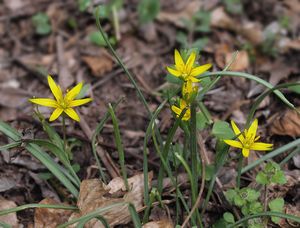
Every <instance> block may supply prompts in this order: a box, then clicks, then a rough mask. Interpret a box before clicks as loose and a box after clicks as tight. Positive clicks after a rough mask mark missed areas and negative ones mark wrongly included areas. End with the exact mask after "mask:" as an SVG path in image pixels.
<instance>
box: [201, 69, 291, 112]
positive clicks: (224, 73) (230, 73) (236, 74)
mask: <svg viewBox="0 0 300 228" xmlns="http://www.w3.org/2000/svg"><path fill="white" fill-rule="evenodd" d="M211 76H232V77H243V78H247V79H250V80H253V81H256V82H257V83H259V84H262V85H264V86H265V87H267V88H268V89H273V88H274V86H273V85H272V84H271V83H269V82H267V81H265V80H263V79H261V78H259V77H257V76H255V75H252V74H247V73H242V72H234V71H216V72H209V73H205V74H203V75H202V76H201V77H200V79H201V78H204V77H211ZM273 92H274V93H275V94H276V95H277V96H278V97H279V98H280V99H281V100H282V101H283V102H284V103H285V104H287V105H288V106H289V107H290V108H295V106H294V105H293V104H292V103H290V102H289V101H288V100H287V99H286V97H285V96H284V95H283V94H282V93H281V92H280V91H278V90H274V91H273Z"/></svg>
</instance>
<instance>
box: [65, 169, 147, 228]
mask: <svg viewBox="0 0 300 228" xmlns="http://www.w3.org/2000/svg"><path fill="white" fill-rule="evenodd" d="M151 180H152V173H149V183H148V184H149V186H150V183H151ZM128 182H129V185H130V188H131V190H130V191H129V192H128V193H126V194H125V195H124V197H121V198H113V196H112V195H111V194H110V193H116V192H118V191H121V190H124V189H125V185H124V181H123V180H122V178H119V177H117V178H114V179H113V180H112V181H111V182H110V183H109V184H108V185H105V184H104V183H102V182H101V181H100V180H99V179H92V180H84V181H82V183H81V185H80V193H79V199H78V202H77V206H78V208H79V209H80V213H73V214H72V215H71V217H70V218H69V221H70V220H72V219H75V218H79V217H81V216H83V215H85V214H87V213H89V212H92V211H95V210H96V209H97V208H101V207H105V206H109V205H113V204H115V203H121V202H130V203H132V204H133V205H134V206H135V208H136V210H137V211H139V210H141V209H142V207H143V194H144V176H143V174H138V175H135V176H133V177H131V178H129V179H128ZM101 215H102V216H103V217H104V218H105V219H106V221H107V222H108V223H109V224H110V226H115V225H118V224H126V223H128V222H129V221H130V220H131V216H130V213H129V211H128V205H127V204H125V205H124V206H118V207H113V208H112V209H110V210H107V211H105V212H103V213H101ZM75 226H76V224H74V225H73V226H72V227H75ZM85 227H91V228H99V227H103V225H102V223H101V222H99V221H98V220H96V219H92V220H90V221H89V222H88V223H86V226H85Z"/></svg>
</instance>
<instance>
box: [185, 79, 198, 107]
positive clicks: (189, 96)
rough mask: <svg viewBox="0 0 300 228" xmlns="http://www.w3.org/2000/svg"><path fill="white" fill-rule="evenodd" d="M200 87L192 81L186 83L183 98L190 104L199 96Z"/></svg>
mask: <svg viewBox="0 0 300 228" xmlns="http://www.w3.org/2000/svg"><path fill="white" fill-rule="evenodd" d="M197 92H198V86H196V85H194V83H193V82H191V81H186V82H184V83H183V86H182V97H183V98H184V100H186V101H187V102H188V103H190V102H191V101H192V100H193V99H194V98H195V97H196V95H197Z"/></svg>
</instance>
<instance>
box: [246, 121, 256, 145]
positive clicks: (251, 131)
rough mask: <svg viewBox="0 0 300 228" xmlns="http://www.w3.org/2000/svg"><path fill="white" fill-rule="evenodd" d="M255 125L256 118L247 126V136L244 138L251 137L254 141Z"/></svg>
mask: <svg viewBox="0 0 300 228" xmlns="http://www.w3.org/2000/svg"><path fill="white" fill-rule="evenodd" d="M257 127H258V120H257V119H255V120H254V121H253V122H252V124H251V126H250V127H249V129H248V131H247V136H246V138H251V139H253V141H254V139H255V137H256V131H257Z"/></svg>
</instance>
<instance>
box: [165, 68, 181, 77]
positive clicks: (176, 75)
mask: <svg viewBox="0 0 300 228" xmlns="http://www.w3.org/2000/svg"><path fill="white" fill-rule="evenodd" d="M167 71H168V72H169V73H170V74H172V75H174V76H175V77H179V76H181V72H180V71H178V70H175V69H173V68H171V67H167Z"/></svg>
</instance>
